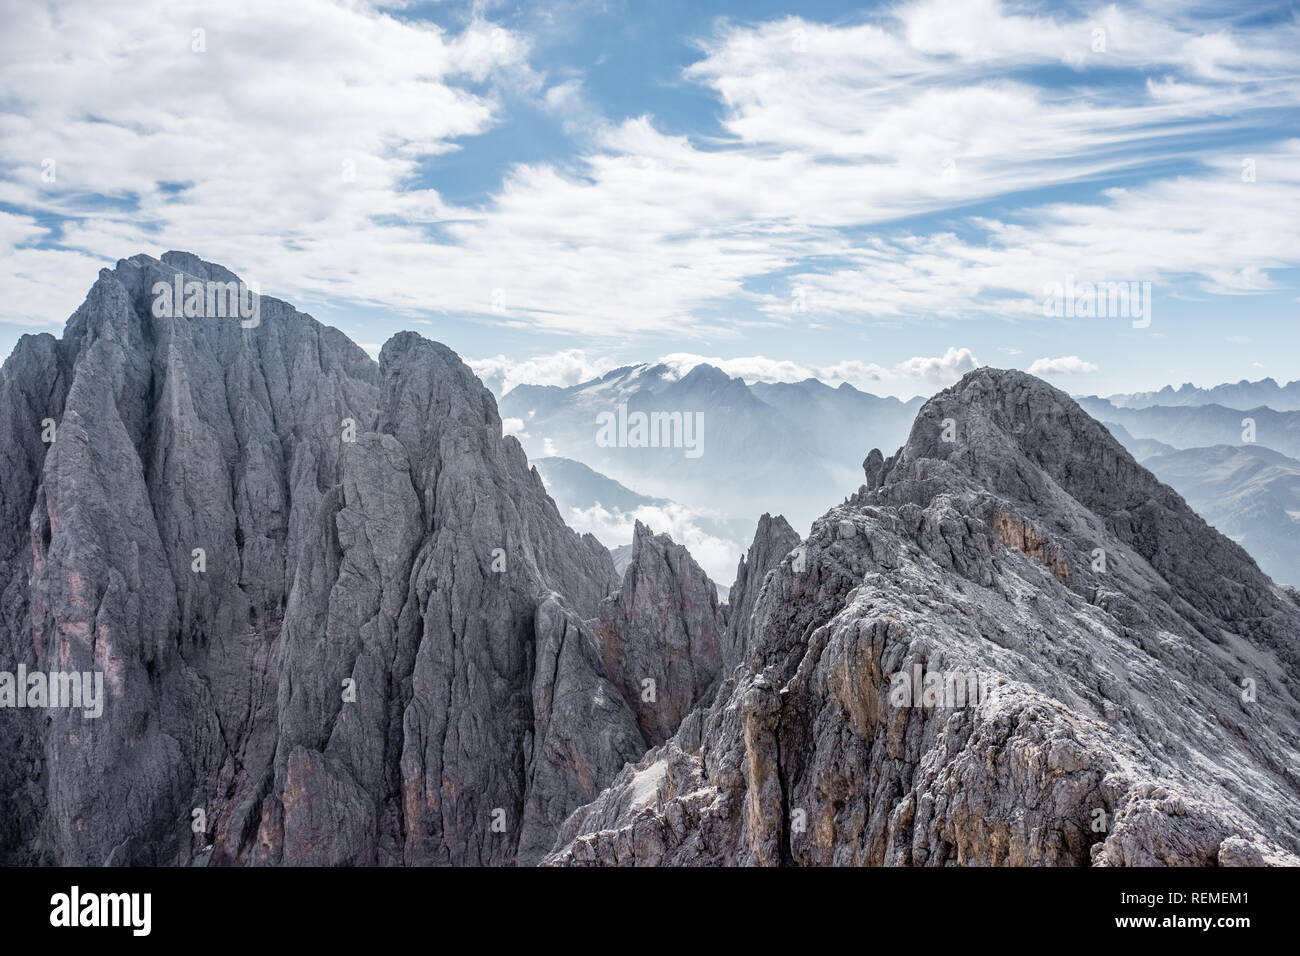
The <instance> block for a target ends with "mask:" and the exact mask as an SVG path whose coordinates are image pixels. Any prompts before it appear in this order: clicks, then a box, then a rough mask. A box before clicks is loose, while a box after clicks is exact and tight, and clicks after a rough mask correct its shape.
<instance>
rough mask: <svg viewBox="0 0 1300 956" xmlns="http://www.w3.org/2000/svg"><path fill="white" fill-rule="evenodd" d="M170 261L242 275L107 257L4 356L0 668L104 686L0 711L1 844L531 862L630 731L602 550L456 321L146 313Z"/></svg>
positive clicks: (195, 272)
mask: <svg viewBox="0 0 1300 956" xmlns="http://www.w3.org/2000/svg"><path fill="white" fill-rule="evenodd" d="M178 274H179V275H181V276H182V280H183V281H186V282H190V281H195V282H200V283H212V282H219V283H226V282H232V281H237V280H236V277H235V276H233V275H232V274H231V273H229V272H227V271H226V270H224V269H222V268H221V267H219V266H215V265H212V264H210V263H205V262H203V261H202V260H200V259H198V258H196V257H194V256H192V255H189V254H186V253H168V254H167V255H166V256H164V257H163V259H162V260H161V261H160V260H155V259H151V258H150V257H147V256H136V257H133V258H131V259H127V260H122V261H121V262H119V263H118V265H117V267H116V268H115V269H113V270H107V269H106V270H103V271H102V272H101V273H100V277H99V280H98V281H97V282H96V283H95V284H94V287H93V288H92V289H91V291H90V294H89V295H88V296H87V298H86V301H85V303H84V304H83V305H82V306H81V308H79V309H78V310H77V312H76V314H74V315H73V316H72V318H71V319H70V320H69V322H68V324H67V328H66V331H65V334H64V336H63V338H62V340H56V339H54V338H53V337H51V336H49V335H40V336H28V337H24V338H23V339H22V341H21V342H20V343H19V346H18V348H17V349H16V350H15V352H14V354H13V355H12V356H11V357H10V359H9V361H8V362H6V363H5V366H4V371H3V374H2V375H0V429H3V432H4V434H3V438H4V442H3V448H4V450H3V452H2V453H0V454H3V459H2V460H0V465H2V466H3V468H4V471H5V475H4V481H3V485H2V491H0V518H3V526H2V527H0V563H2V564H3V569H4V571H5V577H4V581H5V591H4V601H3V605H2V607H0V624H2V626H3V631H2V632H0V654H2V655H3V658H4V664H3V666H2V667H0V669H3V670H8V671H10V672H13V671H15V670H16V669H17V668H18V666H20V665H22V666H25V667H26V668H27V669H29V670H32V671H35V670H37V669H43V670H45V671H50V670H61V671H74V670H75V671H84V672H95V671H98V672H101V673H102V674H103V679H104V696H105V698H106V699H105V701H104V706H103V714H102V716H101V717H99V718H98V719H87V718H86V717H85V716H84V715H83V714H82V713H81V712H80V711H75V710H69V709H49V710H35V709H14V708H3V709H0V731H3V733H4V734H5V737H6V740H7V741H10V742H11V744H10V746H8V747H6V748H5V750H4V752H3V754H0V820H2V821H3V822H2V823H0V862H5V863H61V864H92V865H96V864H177V863H180V864H186V863H217V864H231V863H234V864H375V863H377V864H401V863H405V864H417V865H418V864H467V863H484V864H510V863H516V862H531V861H533V860H536V859H538V858H540V857H541V856H542V855H543V854H544V853H545V852H546V851H547V850H548V849H549V848H550V847H551V846H552V844H553V843H554V840H555V836H556V830H557V828H558V826H559V824H560V822H561V821H563V820H564V818H565V817H566V816H568V815H569V813H570V812H571V811H572V810H573V809H574V807H576V806H578V805H580V804H582V803H584V802H586V801H589V800H591V799H593V798H594V797H596V796H597V795H598V794H599V793H600V791H601V789H602V787H603V786H604V785H605V784H606V783H608V781H609V780H610V779H611V778H612V777H613V776H614V775H615V774H617V772H618V771H619V770H620V769H621V768H622V767H623V765H624V764H625V763H626V762H627V761H629V760H635V759H638V758H639V757H640V756H641V754H642V753H644V751H645V749H646V747H647V742H646V740H645V739H644V738H643V735H642V731H641V730H640V729H639V727H638V722H637V714H636V712H635V711H634V709H633V707H631V706H629V704H628V702H627V701H626V700H625V699H624V697H623V695H622V692H621V690H620V689H619V688H618V687H616V686H615V683H614V682H613V680H612V679H611V677H610V675H609V674H608V673H607V671H606V665H605V661H604V657H603V654H602V648H601V645H600V643H599V641H598V640H597V638H596V637H595V635H594V633H593V631H592V625H591V624H590V623H588V622H589V621H592V620H593V619H594V618H596V616H597V614H598V611H599V610H600V608H601V607H602V606H604V602H605V601H606V599H607V598H609V597H610V595H611V594H613V593H614V590H615V588H616V586H617V584H618V582H617V579H616V577H615V573H614V569H613V565H612V562H611V560H610V556H609V554H608V552H607V551H606V550H605V549H604V547H603V546H601V545H600V543H599V542H597V541H596V540H595V539H594V538H592V537H590V536H585V537H580V536H579V535H577V534H576V533H575V532H573V531H571V530H570V529H569V528H568V527H566V526H565V524H564V522H563V521H562V520H561V518H560V516H559V513H558V512H557V510H556V508H555V505H554V503H553V502H552V501H551V499H550V498H549V497H548V496H547V494H546V491H545V488H544V487H543V485H542V482H541V479H540V478H539V477H538V475H537V473H536V471H535V470H533V469H531V468H530V467H529V465H528V462H527V460H526V458H525V456H524V454H523V451H522V450H521V449H520V447H519V445H518V443H517V441H516V440H515V439H514V438H511V437H503V436H502V431H501V421H500V418H499V417H498V414H497V410H496V405H495V402H494V400H493V398H492V396H491V395H490V393H489V392H488V391H487V390H486V389H484V388H483V387H482V385H481V384H480V383H479V382H478V380H477V379H476V378H475V377H474V375H473V374H472V373H471V372H470V370H469V369H468V368H467V367H466V366H465V365H464V363H462V362H461V361H460V359H459V358H458V357H457V356H456V355H455V354H454V353H453V352H451V351H450V350H449V349H447V348H445V347H443V346H440V345H437V344H434V343H432V342H429V341H426V340H424V339H422V338H420V337H419V336H417V335H414V334H412V333H403V334H400V335H398V336H395V337H394V338H393V339H392V340H390V341H389V342H388V344H387V345H386V346H385V347H384V350H383V352H382V354H381V356H380V361H379V363H378V364H376V363H375V362H374V361H373V360H372V359H370V358H369V357H368V356H367V355H366V354H365V353H364V352H363V351H362V350H361V349H360V348H358V347H357V346H355V345H354V344H352V343H351V342H350V341H349V340H348V339H347V338H346V337H345V336H344V335H342V334H341V333H339V332H337V331H336V330H333V329H329V328H326V327H324V326H322V325H320V324H319V323H317V322H315V321H314V320H312V319H311V318H310V317H308V316H305V315H302V314H301V313H298V312H296V311H295V310H294V309H293V308H292V307H290V306H288V305H286V304H285V303H283V302H280V301H278V300H275V299H272V298H269V297H262V298H261V299H260V300H259V312H260V315H259V316H258V321H256V322H254V323H241V322H240V321H238V320H236V319H232V318H216V317H193V316H191V317H183V316H172V315H169V314H163V315H159V314H156V313H158V312H159V311H160V310H159V309H156V308H154V305H155V301H156V300H155V295H154V290H155V287H156V285H157V283H160V282H161V283H163V284H165V285H166V284H171V283H173V282H174V280H175V277H176V276H177V275H178ZM161 311H162V312H163V313H166V312H167V311H168V310H166V309H163V310H161ZM48 423H53V424H54V426H55V430H54V431H53V433H51V434H45V432H44V429H45V428H46V425H47V424H48ZM47 439H50V440H47ZM683 555H684V552H683ZM674 561H675V563H676V565H683V566H684V565H685V564H686V563H688V562H689V557H688V556H684V557H678V558H675V559H674ZM684 583H686V582H684ZM688 583H689V585H690V587H691V588H695V587H696V585H697V583H698V582H697V581H696V580H695V579H694V578H692V579H690V581H689V582H688ZM674 585H675V582H674V580H671V579H670V580H668V581H665V582H660V586H659V590H658V591H657V592H656V595H657V596H658V597H659V598H665V599H666V598H668V597H671V592H672V588H673V586H674ZM710 588H711V585H710ZM624 590H625V591H626V590H627V589H626V587H625V589H624ZM694 596H695V591H694V590H693V591H692V599H694ZM708 613H709V614H714V615H716V613H717V607H716V598H714V604H713V607H712V608H711V610H710V611H709V612H708ZM706 616H707V615H706ZM712 676H716V675H710V674H707V673H704V672H702V673H701V675H700V679H701V680H704V679H712ZM693 702H694V701H693V699H688V700H686V701H685V703H684V704H683V707H689V706H690V704H691V703H693ZM675 729H676V728H675V727H672V728H667V727H665V728H664V730H663V733H668V732H670V731H671V730H675Z"/></svg>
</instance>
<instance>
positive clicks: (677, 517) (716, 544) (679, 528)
mask: <svg viewBox="0 0 1300 956" xmlns="http://www.w3.org/2000/svg"><path fill="white" fill-rule="evenodd" d="M564 520H565V522H566V523H567V524H568V525H569V527H571V528H573V529H574V530H575V531H577V532H579V533H588V532H589V533H591V534H594V535H595V536H596V537H597V538H598V539H600V542H601V543H602V544H604V545H605V546H606V547H607V548H609V549H611V550H613V549H614V548H617V547H619V546H620V545H624V544H631V543H632V533H633V531H634V530H635V527H636V522H638V521H640V522H641V523H642V524H644V525H646V526H647V527H649V528H650V529H651V530H652V531H654V532H655V533H656V534H667V535H668V536H669V537H670V538H672V539H673V541H674V542H676V543H677V544H681V545H685V546H686V549H687V550H688V551H690V553H691V557H692V558H694V559H695V563H696V564H698V565H699V566H700V567H701V568H703V569H704V573H705V574H707V575H708V576H709V577H710V578H712V579H713V581H714V583H716V584H721V585H723V586H724V587H727V586H730V585H731V582H732V581H733V580H734V579H735V576H736V563H737V562H738V561H739V560H740V556H741V554H743V553H744V551H745V548H746V547H747V545H745V544H744V543H743V542H740V541H730V540H728V539H726V538H720V537H718V536H716V535H713V534H710V533H709V532H707V531H705V530H704V529H702V528H701V527H700V524H699V522H700V520H701V515H700V514H699V513H698V512H696V511H694V510H692V509H690V508H688V507H686V506H685V505H681V504H678V503H677V502H675V501H674V502H669V503H668V504H666V505H664V506H658V505H653V506H651V505H642V506H641V507H638V508H635V509H633V510H632V511H622V510H620V509H617V508H605V507H604V506H603V505H601V504H599V503H598V504H594V505H592V506H591V507H590V508H570V509H569V513H568V514H567V515H565V516H564Z"/></svg>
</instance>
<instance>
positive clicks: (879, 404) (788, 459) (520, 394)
mask: <svg viewBox="0 0 1300 956" xmlns="http://www.w3.org/2000/svg"><path fill="white" fill-rule="evenodd" d="M921 403H922V400H921V399H919V398H917V399H913V400H911V401H908V402H903V401H900V400H898V399H895V398H878V397H876V396H874V395H869V394H867V393H865V392H862V391H859V390H858V389H855V388H853V387H852V386H851V385H847V384H844V385H841V386H839V387H838V388H832V387H830V386H828V385H826V384H824V383H822V382H819V381H816V380H814V379H809V380H807V381H803V382H798V383H793V384H779V385H773V384H766V383H758V384H754V385H747V384H746V383H745V382H744V381H743V380H742V379H739V378H732V377H731V376H729V375H727V374H726V373H725V372H723V371H722V370H721V369H718V368H715V367H714V366H711V365H697V366H695V367H694V368H693V369H691V370H690V371H689V372H687V373H686V374H685V375H679V374H678V373H677V372H676V371H674V370H673V369H671V368H669V367H668V366H666V365H629V366H625V367H623V368H619V369H615V370H614V371H612V372H609V373H608V374H606V375H603V376H601V377H599V378H595V379H592V380H591V381H588V382H583V383H582V384H579V385H574V386H571V387H568V388H562V387H558V386H542V385H520V386H518V387H516V388H514V389H512V390H511V391H509V392H508V393H506V394H505V395H504V396H503V397H502V398H501V401H500V408H501V414H502V416H503V418H505V419H506V421H507V422H508V423H509V422H510V420H511V419H515V420H517V422H519V423H520V425H519V427H518V428H517V430H516V431H515V432H514V434H515V437H516V438H518V439H519V441H520V442H521V443H522V444H523V446H524V450H525V451H526V452H528V454H529V456H530V457H534V458H546V457H556V456H560V457H565V458H571V459H574V460H577V461H581V462H583V463H585V464H586V465H588V466H590V467H591V468H593V469H595V470H596V471H597V472H600V473H601V474H603V475H606V476H608V477H610V478H613V479H615V480H616V481H619V482H622V483H623V484H625V485H627V486H628V487H630V488H635V489H637V491H639V492H641V493H643V494H647V495H651V496H655V497H662V498H669V499H673V500H675V501H679V502H683V503H685V504H688V505H690V506H691V507H692V508H696V509H704V510H707V511H710V512H713V513H715V514H717V515H719V516H721V517H724V518H743V519H744V520H745V521H746V522H747V523H750V524H752V522H753V521H754V520H755V519H756V518H757V516H758V515H759V514H761V513H763V512H765V511H771V512H773V513H776V512H781V513H783V514H785V515H786V516H787V517H788V518H789V519H790V521H791V523H792V524H793V525H794V526H795V527H796V529H797V528H800V527H805V528H806V527H807V525H808V524H810V523H811V522H812V520H813V518H815V517H816V516H817V515H818V514H819V513H820V511H821V510H822V509H823V508H824V505H825V502H826V501H827V500H834V499H842V498H844V497H845V496H847V495H850V494H852V493H853V492H854V491H856V490H857V488H858V486H859V485H860V484H861V477H862V469H861V462H862V458H863V456H864V455H865V454H866V451H867V450H868V449H870V448H872V447H877V446H879V447H882V448H895V447H897V446H898V445H900V444H902V443H903V441H905V440H906V438H907V433H908V429H909V428H910V426H911V423H912V419H913V418H915V416H916V411H917V409H918V408H919V407H920V405H921ZM620 409H623V410H624V413H625V414H626V415H627V416H628V417H630V416H632V415H634V414H635V413H637V412H641V413H644V414H645V415H647V416H649V415H651V414H654V413H659V414H660V415H661V416H662V415H681V416H683V420H687V419H688V418H690V417H691V416H698V418H697V419H694V420H698V421H699V422H700V423H701V424H702V434H701V435H700V436H698V446H699V447H698V449H695V450H692V449H687V448H685V447H633V445H634V443H635V442H634V437H635V436H629V440H628V441H627V442H626V443H625V444H619V443H617V442H616V443H614V444H611V443H609V442H608V441H607V440H603V439H608V438H609V437H611V436H609V435H606V436H602V435H601V426H600V421H601V416H602V415H604V416H614V417H617V416H619V415H620V414H621V413H620ZM612 437H614V438H616V439H617V438H618V437H619V436H618V435H614V436H612ZM692 437H696V436H694V435H692ZM661 444H670V445H671V443H668V442H664V443H661ZM688 452H689V454H688ZM738 554H739V552H737V555H738Z"/></svg>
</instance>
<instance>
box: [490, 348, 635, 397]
mask: <svg viewBox="0 0 1300 956" xmlns="http://www.w3.org/2000/svg"><path fill="white" fill-rule="evenodd" d="M465 361H466V364H467V365H469V367H470V368H472V369H473V370H474V374H475V375H477V376H478V377H479V378H481V379H483V381H484V382H485V383H487V384H488V385H489V386H492V387H494V388H495V389H496V390H497V391H498V392H499V393H500V394H502V395H504V394H506V393H507V392H509V391H510V390H511V389H512V388H514V387H515V386H516V385H558V386H560V387H561V388H567V387H568V386H570V385H578V384H580V383H582V382H588V381H590V380H591V379H593V378H596V377H598V376H600V375H603V374H604V373H605V372H608V371H609V370H610V369H612V368H614V367H615V366H616V363H614V362H612V361H610V360H608V359H599V358H598V359H589V358H588V357H587V353H586V352H584V351H583V350H582V349H565V350H563V351H560V352H553V353H551V354H549V355H538V356H536V357H534V358H530V359H521V360H520V359H511V358H507V357H506V356H504V355H498V356H496V357H495V358H484V359H466V360H465Z"/></svg>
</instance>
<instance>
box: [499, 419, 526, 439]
mask: <svg viewBox="0 0 1300 956" xmlns="http://www.w3.org/2000/svg"><path fill="white" fill-rule="evenodd" d="M501 434H502V435H514V436H515V437H516V438H527V437H528V432H526V431H524V420H523V419H522V418H503V419H501Z"/></svg>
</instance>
